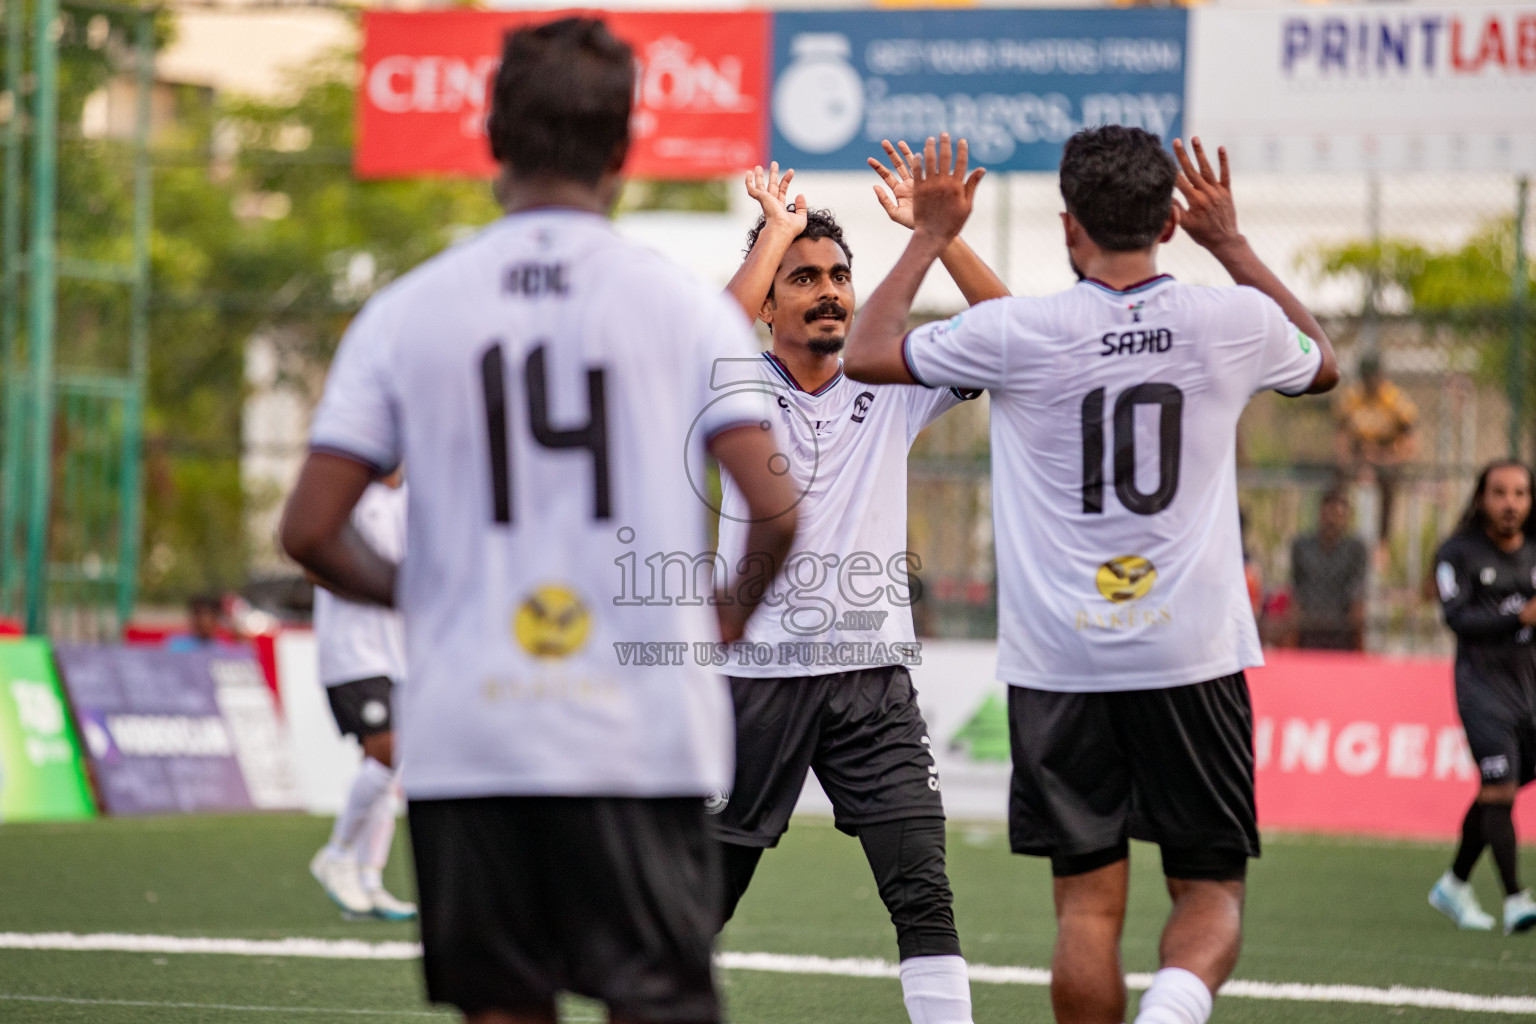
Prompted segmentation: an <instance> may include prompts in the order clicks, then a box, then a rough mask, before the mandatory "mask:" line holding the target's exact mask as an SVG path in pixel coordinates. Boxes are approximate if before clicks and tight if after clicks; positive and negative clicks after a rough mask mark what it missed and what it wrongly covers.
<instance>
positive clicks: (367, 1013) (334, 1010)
mask: <svg viewBox="0 0 1536 1024" xmlns="http://www.w3.org/2000/svg"><path fill="white" fill-rule="evenodd" d="M0 1002H11V1003H62V1004H64V1005H66V1006H139V1007H151V1008H153V1009H156V1010H238V1011H241V1012H243V1013H329V1014H341V1015H345V1016H350V1017H436V1018H438V1019H440V1020H442V1019H447V1015H446V1014H445V1013H433V1012H431V1011H429V1010H359V1009H348V1008H345V1007H335V1006H241V1005H240V1004H238V1003H168V1002H154V1001H151V1000H148V999H77V998H72V997H69V996H24V995H5V994H0Z"/></svg>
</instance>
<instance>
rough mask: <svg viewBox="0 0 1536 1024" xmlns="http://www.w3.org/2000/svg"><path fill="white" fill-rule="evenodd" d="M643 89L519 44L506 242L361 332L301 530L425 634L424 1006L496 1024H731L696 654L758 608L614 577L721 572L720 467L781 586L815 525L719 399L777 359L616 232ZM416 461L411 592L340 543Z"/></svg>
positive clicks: (420, 672) (412, 786)
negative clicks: (634, 101)
mask: <svg viewBox="0 0 1536 1024" xmlns="http://www.w3.org/2000/svg"><path fill="white" fill-rule="evenodd" d="M633 74H634V54H633V53H632V51H631V50H630V48H629V47H628V46H627V45H625V44H624V43H621V42H619V41H618V40H616V39H615V38H614V37H613V36H612V35H610V34H609V32H608V30H607V29H606V28H605V27H604V25H603V23H602V22H601V21H597V20H593V19H587V18H566V19H562V20H559V21H555V22H551V23H548V24H545V25H541V26H538V27H532V28H525V29H521V30H518V31H516V32H513V33H511V34H509V35H508V36H507V39H506V43H505V46H504V49H503V53H502V61H501V65H500V68H499V70H498V71H497V74H496V77H495V81H494V84H493V86H492V89H491V97H492V101H491V114H490V118H489V122H488V134H489V136H490V139H491V145H492V151H493V153H494V154H495V156H496V158H497V160H498V161H500V163H501V165H502V174H501V178H500V180H499V181H498V185H497V194H498V196H499V197H500V198H501V200H502V203H503V205H504V206H505V207H506V209H507V212H508V216H507V217H505V218H504V219H502V220H501V221H499V222H497V223H496V224H493V225H491V226H490V227H489V228H487V229H485V230H484V231H482V232H480V233H479V234H478V235H476V236H475V237H473V238H471V239H469V240H467V241H465V242H462V243H460V244H458V245H456V246H454V247H453V248H451V249H449V250H448V251H446V252H444V253H443V254H441V255H439V256H437V257H436V258H434V259H432V260H429V261H428V262H427V263H425V264H423V265H422V266H420V267H418V268H416V269H415V270H414V271H412V272H411V273H409V274H407V275H405V276H404V277H402V278H401V279H400V280H399V281H397V282H395V283H394V284H392V285H391V286H389V287H388V288H386V289H384V290H383V291H381V292H380V293H379V294H378V295H376V296H374V297H373V299H371V300H370V301H369V302H368V304H367V306H366V307H365V308H364V309H363V311H362V312H361V313H360V314H359V315H358V317H357V318H356V320H354V322H353V324H352V326H351V328H350V329H349V330H348V332H347V335H346V337H345V338H344V339H343V341H342V344H341V348H340V350H339V351H338V353H337V356H336V360H335V363H334V365H333V366H332V368H331V373H330V377H329V379H328V380H327V382H326V389H325V395H324V398H323V399H322V401H321V404H320V408H319V409H318V410H317V412H316V415H315V420H314V425H313V427H312V434H311V445H312V450H311V453H310V456H309V458H308V460H307V461H306V463H305V466H304V469H303V471H302V473H301V475H300V479H299V483H298V485H297V488H296V490H295V492H294V494H293V496H292V497H291V498H290V501H289V505H288V509H287V512H286V514H285V516H284V523H283V542H284V545H285V547H286V548H287V550H288V552H289V553H290V554H291V555H292V556H293V557H294V558H295V559H296V560H298V561H299V562H300V563H301V564H303V565H304V566H305V567H306V568H308V569H309V570H310V571H311V572H313V573H315V574H316V575H317V576H318V577H320V578H321V579H322V580H324V581H325V582H326V585H327V586H328V587H330V588H331V589H332V590H334V591H336V592H338V593H342V594H345V595H347V596H349V597H353V598H357V599H361V600H369V601H373V602H376V603H379V604H386V605H387V604H391V603H396V602H397V603H398V607H399V608H400V609H401V611H402V613H403V617H404V621H405V631H406V653H407V662H408V673H407V675H408V678H409V684H408V685H407V686H405V687H402V690H401V692H400V694H399V697H400V701H399V707H398V709H397V710H398V712H399V720H398V722H397V724H396V733H397V736H398V739H399V748H400V749H399V751H398V753H399V759H400V764H401V784H402V786H403V788H404V790H405V794H406V799H407V818H408V823H409V827H410V833H411V842H412V848H413V851H414V854H415V858H414V859H415V864H416V872H417V882H418V893H419V899H420V905H421V932H422V940H423V945H424V950H425V954H424V967H425V972H426V980H427V992H428V996H429V997H430V998H431V999H432V1000H433V1001H435V1002H447V1003H452V1004H454V1005H456V1006H457V1007H459V1009H460V1010H461V1011H462V1012H463V1013H464V1015H465V1017H466V1019H467V1020H469V1021H472V1022H476V1024H492V1022H496V1024H502V1022H509V1021H510V1022H518V1024H554V1021H555V1020H556V1016H557V1011H556V999H557V997H558V995H559V993H561V992H574V993H578V994H583V995H586V996H589V997H592V998H595V999H597V1000H600V1001H601V1002H603V1003H604V1004H605V1005H606V1006H607V1007H608V1011H609V1015H610V1019H611V1020H613V1021H616V1022H620V1024H627V1022H647V1024H666V1022H679V1024H681V1022H715V1021H718V1020H719V1019H720V1007H719V1001H718V998H717V996H716V992H715V988H714V981H713V977H712V970H711V950H712V945H713V943H712V937H713V933H714V930H715V926H716V924H717V922H718V920H719V914H720V907H719V893H720V881H719V861H718V851H717V850H716V848H715V845H714V844H713V842H712V841H711V840H710V839H709V836H708V833H707V831H706V827H705V820H704V801H703V798H704V797H705V796H706V795H707V794H709V793H710V792H712V791H714V790H717V789H719V788H720V787H721V786H723V785H725V784H726V782H727V780H728V779H729V773H730V769H731V761H732V742H731V740H732V730H731V718H730V715H731V708H730V694H729V691H728V690H727V688H726V685H725V682H724V680H723V679H722V678H721V677H720V676H719V675H717V674H716V672H715V670H714V669H713V668H711V667H709V659H708V658H705V659H703V663H701V662H700V660H699V659H697V658H696V645H699V644H702V643H704V642H705V641H710V640H713V641H716V642H718V641H719V640H721V639H724V640H735V639H736V638H738V637H739V636H740V634H741V627H742V624H743V623H744V621H745V619H746V617H747V616H748V615H750V613H751V611H752V608H753V607H754V604H755V600H754V598H753V592H752V591H748V592H746V593H744V594H743V595H742V597H743V599H742V600H739V601H738V600H734V599H730V600H722V601H720V602H719V603H714V604H713V607H711V606H710V605H706V603H705V602H704V601H703V600H700V601H698V602H690V603H674V602H667V603H661V602H650V601H645V600H640V601H630V600H628V599H627V598H626V597H625V596H624V594H623V593H622V592H620V590H619V587H618V584H617V583H616V577H618V575H619V574H618V573H617V572H616V571H615V564H616V562H617V563H619V564H620V565H622V562H621V561H620V559H621V557H622V554H623V552H624V550H625V548H626V546H627V545H629V544H630V543H632V542H633V543H642V544H645V545H647V546H654V547H655V548H656V549H657V550H660V551H699V550H700V549H701V548H703V547H704V546H705V544H706V532H705V523H704V521H703V509H701V508H700V507H699V505H698V502H697V499H696V498H695V497H694V494H693V492H692V489H691V486H690V480H691V479H696V478H697V476H698V473H699V472H700V469H701V466H702V463H703V459H704V455H705V452H706V450H707V451H710V452H713V453H714V455H715V456H716V457H717V458H718V459H719V461H720V463H721V465H722V466H723V467H724V469H725V471H726V472H727V473H729V474H730V476H731V477H732V478H733V479H734V480H735V481H736V483H737V485H739V486H740V487H741V488H742V489H743V491H744V492H745V493H746V495H747V499H748V505H749V506H750V509H751V516H752V518H753V519H754V520H755V525H754V528H753V530H752V531H751V539H750V541H749V547H751V549H752V550H753V551H754V552H758V553H759V554H760V555H761V557H762V558H763V559H764V560H765V561H767V562H768V563H769V564H778V563H779V562H781V561H782V559H783V556H784V554H785V553H786V552H787V551H788V548H789V545H790V543H791V541H792V539H793V534H794V523H795V520H796V515H795V512H794V510H793V507H792V506H793V493H792V491H791V490H790V488H789V487H788V486H787V484H785V482H784V481H783V480H782V479H781V477H779V476H776V475H774V473H773V472H772V470H771V468H770V462H771V461H772V460H773V459H774V457H775V455H776V454H777V453H776V450H775V448H774V445H773V438H772V433H771V423H770V422H769V421H768V420H767V413H768V406H767V403H766V402H765V401H764V400H763V398H762V396H761V395H760V394H755V393H750V392H748V393H743V394H736V393H729V394H722V393H721V392H719V391H718V390H716V389H714V388H713V387H712V382H711V375H712V364H713V363H714V361H715V360H716V359H720V358H727V359H728V358H738V359H739V358H748V357H750V356H751V354H752V352H753V350H754V346H753V344H752V337H751V333H750V330H749V328H748V325H747V322H746V321H745V319H744V318H743V317H742V315H741V312H740V310H738V309H736V308H735V307H733V306H732V305H731V304H730V303H728V302H727V301H726V300H725V299H723V298H722V297H721V296H720V295H719V294H718V293H716V292H713V291H712V290H710V289H708V288H706V287H705V286H703V285H702V284H700V283H698V282H696V281H694V280H692V279H690V278H689V277H688V276H687V275H686V274H685V273H684V272H683V271H681V270H680V269H679V268H677V267H675V266H673V265H671V264H668V263H667V262H666V261H664V260H663V259H662V258H660V257H659V256H657V255H656V254H654V253H652V252H650V251H648V250H646V249H644V248H641V247H640V246H638V245H635V244H633V243H631V242H628V241H625V240H624V239H623V238H622V237H621V236H619V235H618V234H617V233H616V232H615V231H614V230H613V227H612V226H611V225H610V224H609V222H608V220H607V219H606V217H605V214H606V213H607V211H608V210H609V209H610V208H611V207H612V204H613V202H614V200H615V198H616V197H617V195H618V190H619V187H620V185H621V180H622V179H621V169H622V165H623V161H624V156H625V153H626V150H627V146H628V140H629V119H630V108H631V94H632V87H633ZM402 461H404V462H406V463H408V464H409V465H410V467H411V470H410V472H411V492H410V508H409V517H408V521H407V529H408V535H409V536H408V542H407V544H406V557H405V559H404V561H403V563H402V564H401V565H400V566H398V585H397V582H396V576H397V566H396V565H395V564H394V563H393V562H391V561H390V560H388V559H387V558H384V557H382V556H381V555H380V554H379V553H378V552H377V551H375V550H373V549H372V548H371V547H369V546H368V544H367V543H366V542H365V541H364V540H363V539H362V538H361V537H360V536H359V534H358V533H357V531H356V529H355V528H353V527H351V526H350V525H349V520H348V516H349V514H350V512H351V509H352V507H353V505H354V504H355V502H356V501H357V499H358V497H359V495H360V494H361V493H362V492H363V490H364V488H365V487H366V485H367V482H368V480H369V479H370V478H371V477H372V476H373V475H374V474H376V473H377V472H379V471H380V470H389V469H391V468H393V467H394V466H396V465H397V464H399V463H400V462H402ZM758 589H759V590H760V589H761V588H758ZM637 652H638V654H637Z"/></svg>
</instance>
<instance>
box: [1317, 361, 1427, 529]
mask: <svg viewBox="0 0 1536 1024" xmlns="http://www.w3.org/2000/svg"><path fill="white" fill-rule="evenodd" d="M1336 416H1337V419H1338V424H1339V430H1338V434H1337V436H1336V438H1335V442H1334V444H1335V449H1336V452H1337V457H1338V461H1339V470H1340V474H1341V475H1342V476H1344V477H1345V478H1346V479H1359V480H1361V481H1362V482H1364V481H1366V480H1367V479H1370V478H1373V477H1374V478H1375V480H1376V486H1377V488H1378V489H1379V491H1380V494H1381V501H1380V512H1379V516H1378V519H1377V550H1378V552H1379V553H1384V552H1385V551H1386V546H1387V538H1388V535H1389V534H1390V533H1391V529H1392V508H1393V505H1394V503H1395V499H1396V497H1397V487H1398V484H1399V482H1400V481H1401V479H1402V465H1403V463H1404V462H1406V461H1408V460H1409V459H1410V458H1412V457H1413V456H1414V454H1415V452H1416V449H1417V447H1418V445H1417V441H1418V439H1417V437H1416V435H1415V434H1414V423H1415V422H1416V421H1417V420H1418V416H1419V410H1418V408H1417V407H1416V406H1415V405H1414V404H1413V402H1412V401H1410V400H1409V398H1408V396H1407V395H1405V394H1403V392H1402V390H1401V389H1400V388H1398V386H1397V385H1396V384H1393V383H1392V382H1391V381H1389V380H1387V379H1386V377H1384V376H1382V372H1381V360H1380V359H1378V358H1377V357H1376V356H1366V357H1365V358H1364V359H1362V360H1360V383H1358V384H1352V385H1350V386H1349V387H1347V388H1345V389H1344V393H1343V394H1342V395H1340V396H1339V402H1338V406H1337V411H1336ZM1378 557H1381V554H1378Z"/></svg>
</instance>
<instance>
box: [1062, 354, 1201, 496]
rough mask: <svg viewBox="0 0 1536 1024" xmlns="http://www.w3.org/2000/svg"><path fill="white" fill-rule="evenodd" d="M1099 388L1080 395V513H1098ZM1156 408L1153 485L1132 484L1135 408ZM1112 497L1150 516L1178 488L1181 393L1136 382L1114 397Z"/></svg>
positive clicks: (1100, 475) (1101, 406)
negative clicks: (1113, 491) (1081, 424)
mask: <svg viewBox="0 0 1536 1024" xmlns="http://www.w3.org/2000/svg"><path fill="white" fill-rule="evenodd" d="M1104 394H1105V392H1104V389H1103V388H1094V389H1093V390H1092V391H1090V392H1088V394H1087V395H1085V396H1084V397H1083V513H1084V514H1085V515H1103V514H1104V448H1105V444H1104ZM1138 405H1154V406H1157V408H1158V424H1157V487H1156V488H1154V489H1153V490H1151V491H1143V490H1140V489H1139V488H1138V487H1137V486H1136V407H1137V406H1138ZM1111 425H1112V427H1113V430H1114V452H1115V455H1114V479H1115V497H1117V498H1119V499H1120V504H1122V505H1124V506H1125V507H1126V509H1127V510H1128V511H1130V512H1134V513H1136V514H1137V515H1139V516H1152V515H1156V514H1157V513H1159V512H1161V511H1162V510H1163V509H1165V508H1167V507H1168V506H1169V505H1170V504H1172V503H1173V496H1174V494H1175V493H1176V492H1177V491H1178V489H1179V449H1180V447H1181V446H1182V444H1183V437H1184V392H1182V391H1180V390H1179V389H1178V388H1177V387H1175V386H1174V385H1172V384H1156V383H1152V384H1137V385H1136V386H1135V387H1133V388H1127V389H1126V390H1125V391H1123V392H1121V393H1120V397H1119V398H1117V399H1115V412H1114V417H1113V421H1112V424H1111Z"/></svg>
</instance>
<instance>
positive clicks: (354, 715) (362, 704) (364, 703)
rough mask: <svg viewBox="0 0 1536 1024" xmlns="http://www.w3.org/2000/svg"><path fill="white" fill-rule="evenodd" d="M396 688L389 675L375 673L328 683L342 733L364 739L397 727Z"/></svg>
mask: <svg viewBox="0 0 1536 1024" xmlns="http://www.w3.org/2000/svg"><path fill="white" fill-rule="evenodd" d="M394 691H395V684H394V683H392V682H390V680H389V677H388V676H372V677H370V678H368V679H355V680H353V681H352V682H350V683H337V684H336V685H335V686H327V687H326V688H325V695H326V696H327V697H329V698H330V699H331V714H332V715H334V716H335V718H336V728H338V729H340V730H341V734H342V735H343V736H356V737H357V738H358V739H362V738H363V737H364V736H374V735H377V734H378V733H381V732H390V731H392V730H393V729H394V727H395V725H394V718H395V715H394Z"/></svg>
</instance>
